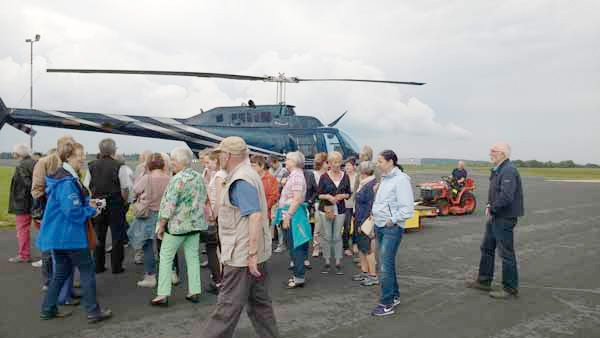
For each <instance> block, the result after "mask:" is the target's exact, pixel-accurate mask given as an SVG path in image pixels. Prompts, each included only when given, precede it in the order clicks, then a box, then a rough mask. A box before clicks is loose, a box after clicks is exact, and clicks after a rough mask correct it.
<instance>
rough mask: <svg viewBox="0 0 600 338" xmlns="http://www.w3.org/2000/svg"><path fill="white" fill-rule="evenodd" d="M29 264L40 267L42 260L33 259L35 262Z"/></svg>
mask: <svg viewBox="0 0 600 338" xmlns="http://www.w3.org/2000/svg"><path fill="white" fill-rule="evenodd" d="M31 266H33V267H34V268H41V267H42V260H41V259H40V260H39V261H35V262H33V263H31Z"/></svg>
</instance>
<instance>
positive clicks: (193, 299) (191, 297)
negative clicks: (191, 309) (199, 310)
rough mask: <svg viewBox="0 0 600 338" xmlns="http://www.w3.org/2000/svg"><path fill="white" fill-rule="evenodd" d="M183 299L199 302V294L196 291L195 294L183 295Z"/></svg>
mask: <svg viewBox="0 0 600 338" xmlns="http://www.w3.org/2000/svg"><path fill="white" fill-rule="evenodd" d="M185 299H186V300H188V301H190V302H192V303H194V304H197V303H200V294H199V293H197V294H195V295H188V296H185Z"/></svg>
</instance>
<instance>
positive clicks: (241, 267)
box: [204, 136, 279, 337]
mask: <svg viewBox="0 0 600 338" xmlns="http://www.w3.org/2000/svg"><path fill="white" fill-rule="evenodd" d="M217 151H218V152H220V155H219V156H220V161H221V167H222V169H225V170H226V171H227V174H228V175H227V178H226V179H225V188H224V189H223V193H222V194H221V201H220V202H219V208H218V213H219V219H218V223H219V239H220V241H221V263H222V264H223V266H224V269H223V280H222V286H221V289H220V290H219V297H218V300H217V307H216V309H215V311H214V312H213V314H212V316H211V318H210V319H209V321H208V325H207V328H206V330H205V332H204V337H232V336H233V332H234V331H235V327H236V326H237V323H238V321H239V319H240V315H241V313H242V310H243V308H244V306H246V305H247V306H248V308H247V312H248V317H249V318H250V320H251V321H252V324H253V326H254V329H255V330H256V333H257V334H258V336H259V337H279V330H278V329H277V323H276V320H275V313H274V311H273V305H272V302H271V297H270V295H269V289H268V287H269V272H268V267H267V261H268V260H269V258H270V257H271V231H270V229H269V218H268V216H267V201H266V197H265V191H264V188H263V185H262V181H261V179H260V177H259V176H258V174H257V173H256V171H254V169H252V167H251V166H250V164H249V161H248V149H247V146H246V142H244V140H243V139H242V138H240V137H237V136H232V137H227V138H225V139H223V141H221V143H220V145H219V147H218V148H217Z"/></svg>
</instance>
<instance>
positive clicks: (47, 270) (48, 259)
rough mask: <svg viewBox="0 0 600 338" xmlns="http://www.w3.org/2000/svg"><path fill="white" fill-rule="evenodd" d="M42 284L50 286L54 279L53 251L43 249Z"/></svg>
mask: <svg viewBox="0 0 600 338" xmlns="http://www.w3.org/2000/svg"><path fill="white" fill-rule="evenodd" d="M41 270H42V271H41V272H42V285H45V286H48V285H49V284H50V280H51V279H52V253H51V252H50V251H42V269H41Z"/></svg>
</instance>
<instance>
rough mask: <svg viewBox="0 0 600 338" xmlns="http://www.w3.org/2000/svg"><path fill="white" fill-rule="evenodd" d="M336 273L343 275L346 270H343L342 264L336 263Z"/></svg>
mask: <svg viewBox="0 0 600 338" xmlns="http://www.w3.org/2000/svg"><path fill="white" fill-rule="evenodd" d="M335 274H336V275H338V276H341V275H343V274H344V271H342V266H341V265H336V266H335Z"/></svg>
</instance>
